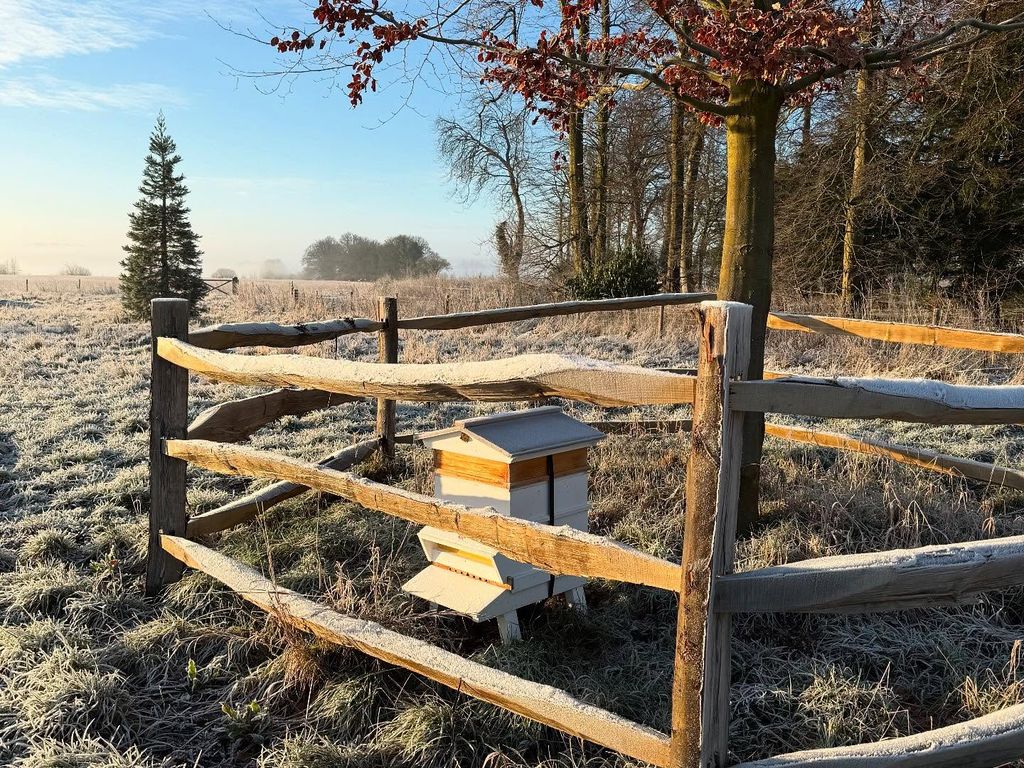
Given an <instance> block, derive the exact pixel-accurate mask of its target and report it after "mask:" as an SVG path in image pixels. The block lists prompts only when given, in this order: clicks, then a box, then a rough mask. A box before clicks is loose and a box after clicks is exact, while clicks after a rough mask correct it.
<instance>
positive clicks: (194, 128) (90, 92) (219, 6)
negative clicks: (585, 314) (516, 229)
mask: <svg viewBox="0 0 1024 768" xmlns="http://www.w3.org/2000/svg"><path fill="white" fill-rule="evenodd" d="M261 15H262V16H261ZM211 16H212V17H213V19H211V18H210V17H211ZM262 17H266V19H268V20H270V21H272V22H281V23H284V22H292V23H294V22H296V21H298V20H302V21H304V20H305V18H306V14H305V11H304V10H303V4H302V2H301V0H267V1H266V2H257V3H256V4H254V5H251V6H247V5H239V4H237V3H230V2H227V0H164V2H153V3H150V2H132V1H131V0H75V1H74V2H70V3H53V2H38V1H37V0H0V262H3V261H6V260H8V259H10V258H15V259H17V261H18V265H19V268H20V270H21V271H22V272H25V273H29V274H33V273H34V274H49V273H54V272H57V271H59V270H60V269H61V268H62V267H63V266H64V265H65V264H67V263H77V264H82V265H85V266H87V267H89V268H90V269H92V270H93V272H94V274H116V273H117V271H118V262H119V260H120V259H121V257H122V252H121V246H122V245H123V243H124V233H125V230H126V229H127V215H128V211H129V210H130V208H131V205H132V203H133V202H134V200H135V199H136V197H137V186H138V183H139V180H140V177H141V172H142V160H143V157H144V155H145V153H146V148H147V142H148V137H149V133H150V130H151V129H152V126H153V122H154V120H155V118H156V114H157V112H158V111H159V110H160V109H163V111H164V114H165V116H166V118H167V123H168V128H169V130H170V133H171V135H172V136H173V137H174V139H175V140H176V141H177V143H178V150H179V152H180V154H181V155H182V157H183V158H184V159H183V161H182V163H181V166H180V168H181V169H182V171H183V172H184V173H185V175H186V177H187V183H188V185H189V187H190V188H191V190H192V194H191V196H190V204H191V207H192V222H193V226H194V227H195V229H196V231H197V232H199V233H200V234H201V235H202V237H203V240H202V246H203V249H204V251H205V253H206V255H205V258H204V261H205V265H206V270H207V272H212V271H213V270H214V269H217V268H218V267H232V268H235V269H237V270H238V271H239V272H240V273H241V274H249V273H252V272H253V271H254V270H256V269H258V266H259V264H260V263H262V262H263V261H264V260H266V259H273V258H279V259H282V260H283V261H284V262H285V263H286V264H289V265H292V266H294V267H296V268H297V266H298V263H299V259H300V257H301V254H302V251H303V249H304V248H305V247H306V246H307V245H308V244H309V243H310V242H312V241H313V240H315V239H316V238H317V237H320V236H323V235H328V234H333V235H337V234H341V233H343V232H346V231H353V232H357V233H359V234H362V235H367V236H371V237H378V238H384V237H387V236H389V235H392V234H398V233H407V234H415V235H421V236H423V237H425V238H426V239H427V240H428V241H429V242H430V243H431V245H433V246H434V248H435V249H436V250H437V251H438V252H439V253H440V254H441V255H442V256H444V257H445V258H447V259H448V260H449V261H450V262H452V264H453V267H454V271H455V272H457V273H462V274H467V273H468V274H477V273H482V272H490V271H492V270H493V261H492V257H491V255H490V253H489V251H488V248H487V246H486V244H485V242H484V241H485V240H486V239H487V237H488V235H489V232H490V230H491V226H492V222H493V221H494V219H495V214H494V212H493V210H491V207H490V205H489V203H488V202H487V201H482V202H479V203H477V204H476V205H474V206H472V207H471V208H468V209H467V208H466V207H465V206H463V205H461V204H460V203H458V202H457V201H455V200H453V199H452V197H451V194H450V193H451V188H450V187H449V186H448V183H447V181H446V172H445V167H444V165H443V164H442V163H441V161H440V160H439V158H438V157H437V153H436V150H435V145H434V134H433V121H434V117H435V116H436V115H438V114H450V113H452V112H453V111H454V110H456V109H457V99H456V97H454V96H450V95H445V94H442V93H441V92H440V91H439V90H437V89H436V88H431V87H429V85H422V84H421V85H417V86H416V87H415V89H414V90H413V92H412V96H411V98H410V99H408V100H407V98H406V96H407V91H408V88H407V87H406V86H405V85H399V84H396V85H394V86H392V87H390V88H388V89H386V90H385V91H384V92H382V93H377V94H368V95H367V98H366V100H365V101H364V103H363V104H362V105H361V106H360V107H358V108H357V109H352V108H351V107H350V106H349V105H348V102H347V101H346V99H345V95H344V92H343V91H342V90H338V89H332V88H331V84H330V83H329V82H325V81H324V80H322V79H319V78H317V77H316V76H313V75H305V76H303V77H300V78H296V79H292V80H288V81H284V82H281V81H278V80H269V81H268V80H260V81H254V80H252V79H248V78H239V77H237V76H235V75H234V74H233V71H232V70H241V71H249V70H265V69H272V68H273V67H274V66H275V64H276V63H279V62H280V59H278V58H277V56H278V55H277V54H276V53H275V52H273V50H272V49H271V48H270V47H269V46H261V45H257V44H256V43H254V42H252V41H250V40H246V39H243V38H241V37H238V36H236V35H232V34H231V33H230V32H228V31H225V30H224V29H222V28H221V27H220V26H218V22H220V23H221V24H228V25H232V26H234V27H235V28H238V29H244V28H247V27H248V28H250V29H253V30H255V31H258V32H259V33H261V34H262V33H264V32H266V31H268V30H269V31H271V32H272V31H273V28H271V27H269V26H268V25H267V22H266V21H264V20H263V18H262ZM214 19H216V21H215V20H214ZM345 79H347V77H346V78H345ZM271 88H276V93H269V94H268V93H265V92H261V91H260V89H262V90H264V91H266V90H268V89H271Z"/></svg>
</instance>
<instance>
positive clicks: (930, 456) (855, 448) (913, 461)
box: [764, 424, 1024, 491]
mask: <svg viewBox="0 0 1024 768" xmlns="http://www.w3.org/2000/svg"><path fill="white" fill-rule="evenodd" d="M764 433H765V434H766V435H771V436H772V437H777V438H780V439H783V440H789V441H791V442H796V443H806V444H808V445H817V446H821V447H822V448H835V449H838V450H842V451H849V452H851V453H861V454H864V455H866V456H877V457H879V458H883V459H890V460H891V461H895V462H898V463H900V464H910V465H912V466H915V467H920V468H921V469H928V470H931V471H933V472H942V473H943V474H947V475H952V476H954V477H966V478H968V479H970V480H980V481H981V482H984V483H992V484H993V485H1002V486H1006V487H1007V488H1016V489H1018V490H1022V491H1024V472H1021V471H1020V470H1018V469H1011V468H1010V467H1001V466H999V465H998V464H988V463H986V462H984V461H974V460H972V459H963V458H960V457H959V456H950V455H948V454H945V453H937V452H935V451H929V450H926V449H924V448H914V447H911V446H907V445H899V444H896V443H886V442H883V441H881V440H872V439H870V438H865V437H854V436H852V435H841V434H837V433H835V432H821V431H818V430H814V429H804V428H802V427H790V426H785V425H782V424H765V425H764Z"/></svg>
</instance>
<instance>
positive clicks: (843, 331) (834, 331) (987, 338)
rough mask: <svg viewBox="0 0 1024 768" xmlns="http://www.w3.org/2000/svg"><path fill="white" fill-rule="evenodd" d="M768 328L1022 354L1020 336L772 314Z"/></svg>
mask: <svg viewBox="0 0 1024 768" xmlns="http://www.w3.org/2000/svg"><path fill="white" fill-rule="evenodd" d="M768 327H769V328H771V329H773V330H776V331H800V332H802V333H819V334H823V335H826V336H855V337H857V338H861V339H876V340H878V341H888V342H892V343H896V344H922V345H925V346H929V347H944V348H946V349H976V350H979V351H982V352H1008V353H1014V354H1020V353H1024V335H1021V334H1018V333H995V332H993V331H970V330H966V329H964V328H945V327H941V326H937V325H914V324H912V323H890V322H885V321H880V320H858V319H855V318H851V317H827V316H823V315H794V314H789V313H786V312H772V313H771V314H770V315H769V316H768Z"/></svg>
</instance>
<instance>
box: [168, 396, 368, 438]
mask: <svg viewBox="0 0 1024 768" xmlns="http://www.w3.org/2000/svg"><path fill="white" fill-rule="evenodd" d="M361 399H362V398H360V397H356V396H354V395H339V394H338V393H336V392H324V391H322V390H318V389H278V390H275V391H274V392H268V393H266V394H264V395H256V396H255V397H246V398H243V399H241V400H229V401H228V402H226V403H220V404H218V405H215V406H213V407H211V408H207V409H206V410H205V411H203V412H202V413H201V414H199V415H198V416H197V417H196V418H195V419H194V420H193V421H192V423H191V424H189V425H188V436H189V438H191V439H193V440H218V441H221V442H228V443H234V442H238V441H240V440H244V439H245V438H247V437H249V436H250V435H252V434H253V433H254V432H256V431H257V430H259V429H260V428H261V427H264V426H266V425H267V424H270V423H272V422H275V421H277V420H278V419H280V418H282V417H283V416H302V415H304V414H307V413H311V412H313V411H319V410H322V409H324V408H331V407H333V406H335V405H341V404H342V403H352V402H356V401H358V400H361Z"/></svg>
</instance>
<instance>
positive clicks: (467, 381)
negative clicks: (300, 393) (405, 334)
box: [157, 338, 693, 406]
mask: <svg viewBox="0 0 1024 768" xmlns="http://www.w3.org/2000/svg"><path fill="white" fill-rule="evenodd" d="M157 354H158V355H159V356H160V357H161V358H163V359H164V360H167V361H169V362H172V363H174V364H175V365H179V366H181V367H182V368H188V369H189V370H190V371H193V372H195V373H200V374H202V375H204V376H207V377H209V378H211V379H214V380H216V381H227V382H231V383H234V384H250V385H263V386H295V387H303V388H308V389H321V390H324V391H327V392H337V393H339V394H344V395H353V396H369V397H387V398H391V399H394V400H412V401H417V402H439V401H454V400H481V401H499V402H503V401H508V400H522V399H537V398H541V397H563V398H566V399H568V400H578V401H580V402H585V403H591V404H593V405H608V406H617V405H655V404H676V403H689V402H692V400H693V379H692V378H691V377H688V376H682V375H678V374H674V373H667V372H663V371H652V370H650V369H647V368H640V367H637V366H632V365H617V364H614V363H605V362H601V361H599V360H590V359H587V358H583V357H572V356H569V355H550V354H548V355H521V356H519V357H510V358H505V359H503V360H488V361H483V362H469V363H425V364H415V365H410V364H404V365H388V364H382V363H363V362H351V361H347V360H325V359H323V358H318V357H306V356H302V355H271V356H254V355H237V354H229V353H223V352H213V351H210V350H205V349H200V348H198V347H195V346H192V345H190V344H186V343H184V342H182V341H179V340H176V339H167V338H161V339H158V340H157Z"/></svg>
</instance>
